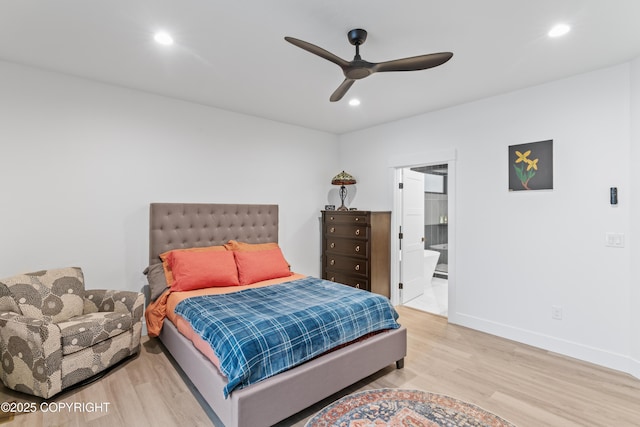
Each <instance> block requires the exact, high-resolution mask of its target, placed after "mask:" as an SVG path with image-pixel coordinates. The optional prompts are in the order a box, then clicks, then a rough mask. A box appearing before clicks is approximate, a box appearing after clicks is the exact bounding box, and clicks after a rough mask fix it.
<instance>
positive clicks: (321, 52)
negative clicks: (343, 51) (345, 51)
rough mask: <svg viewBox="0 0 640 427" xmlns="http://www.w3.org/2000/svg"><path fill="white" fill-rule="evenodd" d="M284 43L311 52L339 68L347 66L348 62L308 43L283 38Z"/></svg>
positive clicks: (291, 38)
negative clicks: (286, 42)
mask: <svg viewBox="0 0 640 427" xmlns="http://www.w3.org/2000/svg"><path fill="white" fill-rule="evenodd" d="M284 39H285V40H286V41H288V42H289V43H291V44H292V45H294V46H298V47H299V48H301V49H304V50H306V51H307V52H311V53H313V54H314V55H318V56H319V57H321V58H324V59H326V60H328V61H331V62H333V63H334V64H337V65H338V66H339V67H341V68H344V67H346V66H348V65H349V61H345V60H344V59H342V58H340V57H339V56H336V55H334V54H333V53H331V52H329V51H328V50H325V49H323V48H321V47H318V46H316V45H314V44H311V43H308V42H306V41H304V40H299V39H296V38H293V37H285V38H284Z"/></svg>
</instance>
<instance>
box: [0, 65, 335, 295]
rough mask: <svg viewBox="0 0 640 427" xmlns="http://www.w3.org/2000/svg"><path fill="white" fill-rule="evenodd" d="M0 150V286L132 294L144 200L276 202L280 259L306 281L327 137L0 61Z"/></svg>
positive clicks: (330, 153) (142, 246) (144, 223)
mask: <svg viewBox="0 0 640 427" xmlns="http://www.w3.org/2000/svg"><path fill="white" fill-rule="evenodd" d="M0 152H1V154H0V159H1V160H0V194H1V200H2V203H0V236H1V238H0V259H2V263H0V277H6V276H10V275H13V274H17V273H21V272H27V271H34V270H39V269H46V268H53V267H62V266H71V265H74V266H80V267H82V268H83V270H84V272H85V278H86V285H87V287H88V288H115V289H130V290H140V289H141V288H142V286H143V285H144V284H146V280H145V278H144V276H143V275H142V273H141V272H142V271H143V269H144V268H145V267H146V266H147V264H148V215H149V213H148V211H149V203H151V202H197V203H277V204H279V205H280V244H281V246H282V248H283V251H284V253H285V256H286V257H287V259H288V261H289V262H290V263H291V264H292V266H293V268H294V269H295V270H296V271H298V272H301V273H305V274H313V275H318V274H319V272H320V261H319V259H320V248H319V245H320V244H319V239H320V237H319V225H318V224H319V223H318V217H319V211H320V209H321V208H323V206H324V205H325V204H326V203H327V201H328V200H327V198H328V194H329V192H330V191H331V190H332V188H331V185H330V179H331V177H332V176H333V175H334V174H335V173H336V167H335V166H334V164H335V163H336V161H335V159H336V156H337V137H336V136H335V135H332V134H327V133H322V132H317V131H312V130H308V129H304V128H300V127H295V126H290V125H285V124H280V123H276V122H273V121H268V120H263V119H258V118H254V117H249V116H244V115H240V114H235V113H231V112H226V111H223V110H218V109H214V108H208V107H205V106H201V105H196V104H191V103H187V102H181V101H177V100H172V99H169V98H164V97H159V96H154V95H150V94H147V93H143V92H138V91H134V90H129V89H124V88H119V87H115V86H109V85H104V84H100V83H96V82H92V81H88V80H82V79H78V78H74V77H70V76H65V75H61V74H56V73H50V72H45V71H41V70H37V69H34V68H29V67H24V66H19V65H15V64H11V63H7V62H0ZM331 201H332V202H335V200H331Z"/></svg>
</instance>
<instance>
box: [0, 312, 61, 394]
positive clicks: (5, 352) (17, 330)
mask: <svg viewBox="0 0 640 427" xmlns="http://www.w3.org/2000/svg"><path fill="white" fill-rule="evenodd" d="M61 342H62V338H61V333H60V328H58V326H57V325H55V324H54V323H50V322H47V321H44V320H39V319H33V318H30V317H25V316H23V315H21V314H18V313H14V312H11V311H2V312H0V355H1V357H2V371H1V375H2V380H3V381H4V382H5V384H7V385H8V386H9V387H10V388H13V389H14V390H18V391H25V392H27V393H30V394H33V395H36V396H41V397H44V398H48V397H49V396H52V395H54V394H56V393H58V392H59V391H60V390H61V389H62V371H61V364H62V348H61Z"/></svg>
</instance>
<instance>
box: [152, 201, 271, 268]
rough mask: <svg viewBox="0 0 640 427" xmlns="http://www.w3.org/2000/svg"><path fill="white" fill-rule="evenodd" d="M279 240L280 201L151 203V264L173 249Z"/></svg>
mask: <svg viewBox="0 0 640 427" xmlns="http://www.w3.org/2000/svg"><path fill="white" fill-rule="evenodd" d="M229 240H238V241H241V242H247V243H267V242H277V241H278V205H231V204H200V203H151V206H150V215H149V265H151V264H155V263H158V262H160V257H159V255H160V254H161V253H163V252H166V251H170V250H172V249H183V248H192V247H199V246H216V245H224V244H225V243H227V242H228V241H229Z"/></svg>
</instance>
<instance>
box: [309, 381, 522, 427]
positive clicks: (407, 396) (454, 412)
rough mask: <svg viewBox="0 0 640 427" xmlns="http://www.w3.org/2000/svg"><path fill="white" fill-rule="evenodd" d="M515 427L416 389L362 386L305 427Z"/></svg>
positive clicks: (443, 397) (462, 403) (485, 413)
mask: <svg viewBox="0 0 640 427" xmlns="http://www.w3.org/2000/svg"><path fill="white" fill-rule="evenodd" d="M330 426H331V427H334V426H335V427H384V426H390V427H441V426H446V427H515V425H514V424H511V423H510V422H508V421H506V420H504V419H502V418H500V417H498V416H497V415H494V414H492V413H490V412H487V411H485V410H484V409H482V408H480V407H478V406H476V405H472V404H470V403H466V402H463V401H461V400H458V399H454V398H452V397H449V396H444V395H441V394H434V393H427V392H424V391H420V390H398V389H390V388H386V389H381V390H366V391H361V392H358V393H354V394H351V395H349V396H345V397H343V398H342V399H340V400H338V401H336V402H334V403H332V404H331V405H329V406H327V407H326V408H324V409H323V410H322V411H320V412H319V413H317V414H316V415H315V416H314V417H313V418H311V419H310V420H309V421H308V422H307V424H306V425H305V427H330Z"/></svg>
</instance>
